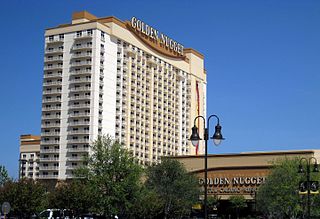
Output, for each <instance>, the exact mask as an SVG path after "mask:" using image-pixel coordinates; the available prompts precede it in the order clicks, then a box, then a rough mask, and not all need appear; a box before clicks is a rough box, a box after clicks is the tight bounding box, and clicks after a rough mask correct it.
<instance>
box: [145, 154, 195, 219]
mask: <svg viewBox="0 0 320 219" xmlns="http://www.w3.org/2000/svg"><path fill="white" fill-rule="evenodd" d="M146 186H147V188H148V189H149V190H151V191H152V192H153V193H154V194H155V196H158V203H159V204H160V206H161V211H162V214H163V218H180V217H182V216H184V215H188V214H189V213H190V210H191V207H192V205H193V204H194V203H195V202H196V201H197V200H198V197H199V188H198V181H197V178H196V177H195V176H194V175H191V174H188V173H187V171H186V169H185V168H184V167H183V165H182V164H181V163H180V162H179V161H177V160H173V159H163V160H162V163H161V164H158V165H155V166H152V167H150V168H148V170H147V180H146Z"/></svg>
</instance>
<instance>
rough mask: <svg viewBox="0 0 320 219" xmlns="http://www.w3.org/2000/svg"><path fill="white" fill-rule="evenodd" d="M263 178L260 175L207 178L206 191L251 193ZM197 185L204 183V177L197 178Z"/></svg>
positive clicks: (261, 182) (262, 181)
mask: <svg viewBox="0 0 320 219" xmlns="http://www.w3.org/2000/svg"><path fill="white" fill-rule="evenodd" d="M265 180H266V177H262V176H253V177H232V178H227V177H223V178H222V177H215V178H207V185H208V187H209V188H208V193H213V194H214V193H220V194H221V193H251V192H254V191H256V189H257V187H258V186H259V185H261V184H263V183H264V182H265ZM199 185H201V186H203V185H204V178H200V179H199Z"/></svg>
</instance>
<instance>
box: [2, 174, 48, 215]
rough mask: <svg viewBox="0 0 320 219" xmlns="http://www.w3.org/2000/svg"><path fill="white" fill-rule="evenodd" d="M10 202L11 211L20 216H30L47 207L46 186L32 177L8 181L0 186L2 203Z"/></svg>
mask: <svg viewBox="0 0 320 219" xmlns="http://www.w3.org/2000/svg"><path fill="white" fill-rule="evenodd" d="M5 201H6V202H9V203H10V205H11V212H12V214H14V215H17V216H19V218H30V217H31V215H32V214H34V213H39V212H40V211H41V210H43V209H44V208H45V205H46V194H45V188H44V186H42V185H41V184H40V183H36V182H35V181H34V180H32V179H27V178H23V179H20V180H19V181H17V182H13V181H8V182H6V183H5V184H4V186H3V187H1V188H0V203H3V202H5Z"/></svg>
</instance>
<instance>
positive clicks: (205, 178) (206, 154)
mask: <svg viewBox="0 0 320 219" xmlns="http://www.w3.org/2000/svg"><path fill="white" fill-rule="evenodd" d="M208 132H209V131H208V128H205V130H204V140H205V154H204V219H207V218H208V212H207V186H208V181H207V179H208V139H209V133H208Z"/></svg>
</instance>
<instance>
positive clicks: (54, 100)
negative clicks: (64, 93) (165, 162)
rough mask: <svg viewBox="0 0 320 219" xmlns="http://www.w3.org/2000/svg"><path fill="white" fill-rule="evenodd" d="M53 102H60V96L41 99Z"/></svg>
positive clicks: (45, 101)
mask: <svg viewBox="0 0 320 219" xmlns="http://www.w3.org/2000/svg"><path fill="white" fill-rule="evenodd" d="M54 102H61V98H50V99H43V100H42V103H54Z"/></svg>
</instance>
